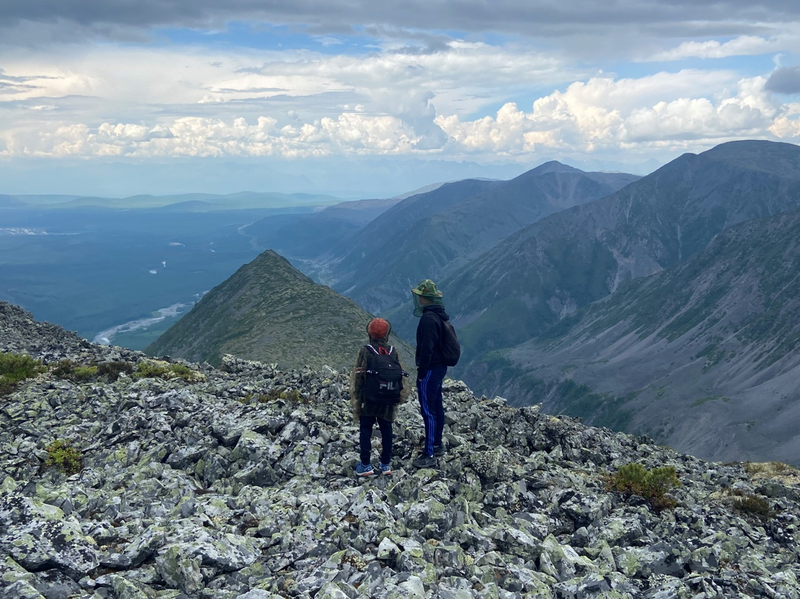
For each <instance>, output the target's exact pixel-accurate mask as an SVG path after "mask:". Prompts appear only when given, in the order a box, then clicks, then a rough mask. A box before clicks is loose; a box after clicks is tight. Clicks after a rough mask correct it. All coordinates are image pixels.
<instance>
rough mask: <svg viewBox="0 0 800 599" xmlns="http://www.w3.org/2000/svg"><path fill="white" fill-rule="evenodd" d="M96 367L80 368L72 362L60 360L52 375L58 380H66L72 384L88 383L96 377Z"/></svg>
mask: <svg viewBox="0 0 800 599" xmlns="http://www.w3.org/2000/svg"><path fill="white" fill-rule="evenodd" d="M97 371H98V368H97V366H93V365H92V366H81V365H80V364H75V362H73V361H72V360H61V361H60V362H58V364H56V365H55V367H54V368H53V374H54V375H55V376H57V377H58V378H60V379H67V380H70V381H72V382H74V383H80V382H82V381H88V380H89V379H92V378H94V377H95V376H97Z"/></svg>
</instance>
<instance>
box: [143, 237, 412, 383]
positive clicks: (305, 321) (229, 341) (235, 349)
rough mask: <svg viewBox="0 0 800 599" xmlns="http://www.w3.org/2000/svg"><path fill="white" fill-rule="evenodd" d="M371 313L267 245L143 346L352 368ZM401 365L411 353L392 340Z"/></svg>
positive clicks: (212, 359) (199, 355) (212, 358)
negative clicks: (399, 354)
mask: <svg viewBox="0 0 800 599" xmlns="http://www.w3.org/2000/svg"><path fill="white" fill-rule="evenodd" d="M370 318H371V317H370V315H369V314H367V313H366V312H364V310H362V309H361V308H359V307H358V305H356V303H355V302H353V301H352V300H350V299H348V298H345V297H342V296H340V295H338V294H337V293H336V292H335V291H333V290H332V289H330V288H329V287H325V286H323V285H318V284H316V283H314V282H313V281H312V280H311V279H309V278H308V277H306V276H305V275H304V274H302V273H301V272H299V271H298V270H296V269H295V268H294V267H292V266H291V265H290V264H289V262H288V261H286V259H284V258H283V257H281V256H279V255H278V254H276V253H275V252H273V251H272V250H268V251H266V252H264V253H263V254H261V255H260V256H258V257H257V258H256V259H255V260H253V261H252V262H250V263H249V264H246V265H245V266H242V267H241V268H240V269H239V270H238V271H236V273H234V275H233V276H231V277H230V278H229V279H227V280H226V281H224V282H223V283H222V284H220V285H218V286H217V287H215V288H214V289H212V290H211V291H210V292H208V293H207V294H206V295H205V296H204V297H203V299H202V300H200V301H199V302H198V303H197V304H196V305H195V306H194V308H192V310H191V311H190V312H189V313H188V314H186V316H184V317H183V318H181V319H180V320H179V321H178V322H177V323H176V324H174V325H173V326H172V327H171V328H170V329H168V330H167V332H166V333H164V334H163V335H162V336H161V337H159V338H158V339H157V340H156V341H155V342H154V343H153V344H152V345H150V346H149V347H148V348H147V350H146V351H147V353H149V354H151V355H170V356H174V357H180V358H185V359H188V360H192V361H195V362H202V361H208V362H209V363H211V364H219V363H220V361H221V359H222V356H223V355H224V354H233V355H235V356H238V357H241V358H247V359H251V360H260V361H262V362H275V363H278V364H281V365H283V366H290V367H301V366H303V365H310V366H313V367H317V368H318V367H321V366H323V365H327V366H332V367H334V368H338V369H347V368H349V367H350V366H352V364H353V362H354V360H355V356H356V354H357V353H358V349H359V347H360V346H362V345H363V344H364V343H365V342H366V326H367V323H368V322H369V320H370ZM392 341H393V343H394V345H396V346H398V348H399V349H400V350H401V356H402V359H403V365H404V366H405V367H406V369H410V368H411V367H412V366H413V364H414V362H413V353H412V350H410V348H408V346H407V345H405V344H404V343H403V342H402V341H400V340H399V339H397V338H393V339H392Z"/></svg>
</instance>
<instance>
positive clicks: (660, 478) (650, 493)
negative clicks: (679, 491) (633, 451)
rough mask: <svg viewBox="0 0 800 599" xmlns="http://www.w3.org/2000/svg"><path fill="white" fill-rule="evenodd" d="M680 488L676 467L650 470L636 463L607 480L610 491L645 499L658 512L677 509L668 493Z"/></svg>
mask: <svg viewBox="0 0 800 599" xmlns="http://www.w3.org/2000/svg"><path fill="white" fill-rule="evenodd" d="M680 486H681V481H679V480H678V476H677V474H676V472H675V467H674V466H664V467H662V468H653V469H652V470H648V469H647V468H645V467H644V466H642V465H641V464H639V463H636V462H634V463H631V464H626V465H625V466H621V467H620V468H619V470H617V472H615V473H614V474H611V475H609V476H608V478H607V479H606V487H607V488H608V490H610V491H616V492H618V493H622V494H624V495H637V496H639V497H643V498H644V499H646V500H647V502H648V503H649V504H650V505H651V506H652V507H653V509H654V510H656V511H657V512H660V511H661V510H664V509H668V508H673V507H675V505H676V502H675V500H674V499H673V498H672V497H670V496H669V495H668V493H669V492H670V491H671V490H672V489H675V488H676V487H680Z"/></svg>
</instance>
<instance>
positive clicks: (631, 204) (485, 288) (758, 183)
mask: <svg viewBox="0 0 800 599" xmlns="http://www.w3.org/2000/svg"><path fill="white" fill-rule="evenodd" d="M796 208H800V148H798V146H795V145H791V144H782V143H773V142H760V141H750V142H732V143H728V144H723V145H721V146H718V147H717V148H714V149H712V150H709V151H708V152H704V153H702V154H699V155H694V154H685V155H683V156H681V157H680V158H678V159H676V160H674V161H673V162H671V163H669V164H667V165H666V166H664V167H663V168H661V169H659V170H657V171H655V172H654V173H652V174H650V175H648V176H646V177H644V178H642V179H640V180H639V181H636V182H635V183H632V184H630V185H628V186H627V187H625V188H623V189H621V190H620V191H618V192H616V193H614V194H612V195H610V196H608V197H605V198H603V199H601V200H598V201H596V202H592V203H587V204H583V205H580V206H575V207H573V208H569V209H567V210H564V211H562V212H559V213H557V214H555V215H552V216H550V217H548V218H546V219H543V220H541V221H539V222H537V223H535V224H533V225H531V226H529V227H526V228H525V229H523V230H521V231H519V232H518V233H516V234H515V235H512V236H511V237H509V238H508V239H506V240H505V241H503V242H502V243H501V244H499V245H497V246H496V247H494V248H493V249H491V250H489V251H488V252H486V253H485V254H483V255H482V256H481V257H480V258H479V259H477V260H475V261H474V262H472V263H470V264H469V265H468V266H467V267H465V268H463V269H462V270H461V271H460V272H458V273H456V274H454V275H452V276H450V277H448V278H446V279H445V280H444V281H442V286H443V288H444V289H445V291H446V293H447V294H448V296H449V298H450V300H449V308H450V310H451V313H452V315H453V317H454V321H455V323H456V324H457V325H459V327H460V330H461V333H462V336H463V338H464V341H465V343H466V345H467V346H468V350H469V351H470V352H472V353H471V355H472V356H473V358H474V359H478V357H479V355H481V354H485V353H486V352H488V351H492V350H495V349H502V348H507V347H511V346H514V345H517V344H519V343H522V342H524V341H527V340H528V339H530V338H531V337H534V336H536V335H541V334H542V333H544V332H545V331H547V330H548V329H549V328H550V327H552V326H554V325H555V324H556V323H558V322H559V321H561V320H563V319H565V318H568V317H570V316H571V315H573V314H575V312H576V311H577V310H578V309H579V308H580V307H581V306H585V305H587V304H589V303H591V302H593V301H596V300H598V299H600V298H602V297H605V296H607V295H608V294H610V293H612V292H613V291H615V290H616V289H617V288H619V286H620V285H621V284H623V283H624V282H626V281H629V280H631V279H634V278H638V277H643V276H647V275H651V274H654V273H657V272H659V271H661V270H663V269H665V268H671V267H674V266H675V265H677V264H679V263H680V262H681V261H684V260H687V259H688V258H691V257H692V256H695V255H696V254H697V253H699V252H700V251H702V250H703V249H704V248H705V247H706V246H707V245H708V244H709V242H710V241H711V239H712V238H713V237H714V236H715V235H717V234H718V233H719V232H720V231H722V230H724V229H726V228H728V227H731V226H733V225H736V224H738V223H741V222H743V221H746V220H749V219H754V218H761V217H766V216H769V215H773V214H778V213H781V212H785V211H789V210H793V209H796ZM464 376H465V378H466V380H468V381H469V382H470V383H471V384H473V385H477V386H478V387H480V384H479V381H480V379H481V377H483V376H484V373H481V372H479V371H476V370H474V369H472V370H468V371H466V373H465V375H464Z"/></svg>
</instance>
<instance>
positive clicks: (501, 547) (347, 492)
mask: <svg viewBox="0 0 800 599" xmlns="http://www.w3.org/2000/svg"><path fill="white" fill-rule="evenodd" d="M0 351H21V352H25V353H29V354H30V355H33V356H34V357H37V358H39V359H43V360H44V361H45V362H47V363H51V362H53V361H54V360H57V359H61V358H68V359H71V360H74V361H76V362H78V363H89V362H100V361H111V360H118V361H124V362H127V363H128V364H130V365H131V366H135V364H136V363H138V362H139V361H141V360H143V359H144V356H142V355H141V354H139V353H137V352H130V351H127V350H121V349H119V348H111V347H102V346H94V345H93V344H90V343H88V342H86V341H85V340H81V339H80V338H78V337H76V336H74V335H72V334H69V333H65V332H63V331H61V330H60V329H58V328H57V327H52V326H51V325H46V324H43V323H36V322H35V321H33V320H32V318H31V317H30V315H26V314H25V313H24V312H22V311H20V310H17V309H15V308H13V307H8V306H7V305H4V304H2V303H0ZM191 368H192V369H194V370H195V371H196V372H198V373H201V374H202V375H203V376H202V377H199V376H197V377H191V379H192V380H189V381H185V380H183V379H170V380H162V379H154V378H143V379H140V380H138V381H136V380H133V379H132V378H131V377H128V376H125V375H123V376H121V377H120V378H119V379H118V380H116V381H109V380H105V379H103V380H101V379H99V378H98V379H95V380H88V381H83V382H79V383H75V382H72V381H66V380H61V379H58V378H57V377H55V376H54V375H53V373H52V372H51V371H48V372H45V373H43V374H41V375H39V376H38V377H37V378H36V379H33V380H30V381H27V382H25V383H23V384H21V385H20V386H19V387H18V388H17V389H16V390H15V391H14V393H12V394H11V395H10V396H7V397H4V398H3V403H2V404H0V471H1V472H2V473H3V474H2V475H0V583H2V584H0V597H13V598H15V599H16V598H23V599H24V598H31V599H33V598H35V599H39V598H40V597H45V598H46V599H51V598H52V597H61V596H63V597H70V599H184V598H187V597H189V598H194V597H198V598H200V599H277V598H278V597H287V596H294V597H311V596H314V597H317V598H321V599H325V598H328V599H342V598H347V599H361V598H364V597H370V596H375V597H396V598H398V599H399V598H403V599H405V598H407V597H420V598H422V597H424V598H425V599H428V598H431V599H433V598H444V599H479V598H492V599H512V598H513V599H522V598H528V597H537V598H539V597H542V598H553V599H555V598H558V599H562V598H563V599H565V598H575V599H577V598H579V597H580V598H586V599H589V598H595V597H597V598H600V597H602V598H604V599H611V598H619V599H623V598H630V599H634V598H639V597H644V598H648V599H668V598H669V599H671V598H674V599H688V598H692V599H694V598H695V597H697V598H699V597H704V598H706V599H709V598H711V597H715V598H716V597H719V598H726V597H737V598H738V597H780V598H783V597H786V598H790V599H791V598H797V599H800V591H798V588H799V587H798V578H799V577H800V566H798V563H799V562H800V549H798V547H800V506H798V498H799V497H800V479H798V477H797V475H796V474H793V472H794V471H791V470H790V471H788V474H783V475H780V478H776V477H775V476H772V477H771V478H770V477H769V476H761V478H758V479H755V478H753V477H751V475H749V474H748V472H747V471H746V469H745V468H743V467H742V465H738V464H730V465H722V464H708V463H706V462H703V461H702V460H698V459H696V458H693V457H691V456H684V455H680V454H677V453H676V452H674V451H671V450H669V449H667V448H663V447H657V446H654V445H652V444H651V443H649V441H647V440H646V439H643V438H636V437H631V436H628V435H622V434H616V433H612V432H610V431H608V430H607V429H598V428H592V427H587V426H584V425H583V424H581V423H580V422H578V421H577V420H574V419H571V418H563V417H558V418H556V417H553V416H549V415H547V414H543V413H542V412H541V410H540V409H539V407H538V406H531V407H525V408H520V409H517V408H513V407H510V406H509V405H508V402H506V401H505V400H504V399H502V398H492V399H487V398H479V397H475V396H474V395H473V394H472V392H471V391H470V390H469V389H468V388H467V386H466V385H464V384H463V383H462V382H459V381H446V382H445V385H444V403H445V411H446V426H445V431H444V438H445V439H446V441H447V445H448V452H447V454H446V455H445V456H444V457H442V458H440V459H439V464H438V467H437V468H434V469H424V470H416V469H414V468H412V467H410V464H409V461H410V459H411V458H412V457H413V456H414V455H415V454H416V452H417V446H418V445H419V443H420V442H421V430H422V423H421V421H420V418H419V415H418V408H417V407H416V405H415V403H414V402H413V401H409V402H407V403H406V404H404V405H402V406H401V407H400V409H399V410H398V416H397V420H396V422H395V424H394V430H395V438H396V443H395V456H394V459H393V461H392V465H393V468H394V474H392V475H391V476H374V477H371V478H367V479H357V478H356V477H355V476H353V473H352V470H353V467H354V464H355V462H356V460H357V459H358V429H357V425H356V424H355V423H353V421H352V414H351V411H350V406H349V401H348V397H347V391H346V390H347V387H348V381H347V379H346V376H345V375H343V374H340V373H338V372H336V371H333V370H331V369H322V370H320V371H318V372H317V371H313V370H311V369H309V368H305V369H302V370H299V371H288V372H282V371H280V370H278V369H277V368H276V367H275V366H274V365H268V364H259V363H257V362H250V361H247V360H239V359H237V358H234V357H230V356H229V357H226V358H224V359H223V363H222V366H221V368H220V369H214V368H211V367H209V366H207V365H206V366H202V367H201V366H196V365H191ZM273 391H275V392H273ZM55 439H67V440H70V442H71V443H72V444H73V446H74V447H76V448H78V450H79V451H80V454H81V462H82V469H81V471H80V472H79V473H78V474H75V475H72V476H67V475H66V474H65V473H63V472H61V471H59V470H58V469H56V468H53V467H50V466H48V465H47V464H46V461H47V457H48V453H47V449H46V448H47V447H48V445H49V444H50V443H52V441H53V440H55ZM375 444H376V445H378V444H379V440H378V438H377V437H376V443H375ZM630 462H640V463H642V464H643V465H644V466H645V467H646V468H654V467H658V466H664V465H668V466H673V467H674V468H675V469H676V472H677V474H678V477H679V479H680V480H681V483H682V487H681V488H680V489H677V490H675V491H674V492H673V497H674V499H675V500H676V502H677V504H678V505H677V507H676V508H675V509H674V510H664V511H662V512H656V511H655V510H653V509H652V507H651V506H649V505H648V504H647V502H646V501H645V500H644V499H642V498H637V497H626V496H623V495H620V494H617V493H612V492H609V491H608V490H607V489H606V486H605V482H606V481H605V477H606V476H607V475H608V474H609V473H612V472H614V471H615V470H616V469H617V468H618V467H619V466H621V465H624V464H627V463H630ZM734 497H749V498H750V501H751V503H752V505H753V506H755V507H756V508H758V507H760V508H762V515H759V514H757V513H755V512H753V511H750V512H748V511H746V510H745V511H743V510H741V509H738V508H737V507H736V501H734ZM764 506H766V507H767V508H769V509H768V510H767V511H766V512H764V511H763V508H764ZM764 514H768V515H766V516H765V515H764Z"/></svg>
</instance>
